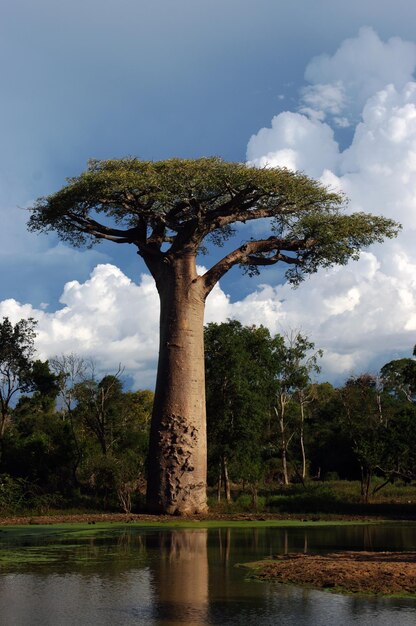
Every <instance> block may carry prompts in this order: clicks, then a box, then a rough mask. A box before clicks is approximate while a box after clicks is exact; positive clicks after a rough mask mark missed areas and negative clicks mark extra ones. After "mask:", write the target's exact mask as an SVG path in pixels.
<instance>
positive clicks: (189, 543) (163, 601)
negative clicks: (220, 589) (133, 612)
mask: <svg viewBox="0 0 416 626" xmlns="http://www.w3.org/2000/svg"><path fill="white" fill-rule="evenodd" d="M207 538H208V531H207V530H206V529H200V530H192V531H188V532H183V531H171V532H162V533H160V536H159V545H160V557H159V559H158V560H157V562H155V563H153V567H152V574H153V576H154V583H155V585H156V587H157V589H158V600H157V602H156V603H155V613H156V615H155V617H156V618H157V619H158V623H164V622H166V623H169V625H170V626H180V625H186V624H189V625H191V624H192V626H198V625H199V624H206V623H207V612H208V551H207Z"/></svg>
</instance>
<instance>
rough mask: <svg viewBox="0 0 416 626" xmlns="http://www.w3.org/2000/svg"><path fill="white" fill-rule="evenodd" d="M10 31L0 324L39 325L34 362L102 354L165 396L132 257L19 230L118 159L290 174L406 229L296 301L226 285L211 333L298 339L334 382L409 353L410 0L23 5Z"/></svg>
mask: <svg viewBox="0 0 416 626" xmlns="http://www.w3.org/2000/svg"><path fill="white" fill-rule="evenodd" d="M0 16H1V19H0V59H1V60H0V63H1V76H2V97H1V99H0V131H1V132H0V137H1V148H0V216H1V220H2V228H1V231H0V272H1V281H0V316H1V315H8V316H9V317H10V318H12V319H16V320H17V319H20V317H24V316H26V315H33V316H34V317H36V318H37V319H39V339H38V347H39V354H40V356H42V357H44V358H46V357H47V356H51V355H53V354H56V353H58V354H59V353H61V352H63V351H70V350H75V351H77V352H80V353H83V354H94V355H95V356H96V357H97V358H98V359H99V360H100V362H101V363H102V364H103V367H104V368H105V369H107V370H109V371H111V370H114V369H116V368H117V365H118V363H119V362H120V361H121V362H123V363H125V365H126V369H127V371H128V372H129V373H130V374H131V375H132V376H133V378H134V380H135V384H136V386H148V385H149V386H151V385H152V384H153V379H154V367H155V354H156V348H157V325H156V324H155V321H154V320H155V319H156V318H157V299H156V298H155V294H154V292H153V291H152V289H153V287H152V285H151V282H150V281H149V280H148V278H147V277H146V275H144V276H143V275H142V274H143V272H145V268H144V267H143V266H142V265H140V262H139V261H138V258H137V255H135V254H134V251H133V250H131V249H129V248H126V249H121V248H122V247H121V246H114V247H112V246H111V244H109V245H102V246H98V247H96V248H94V249H93V250H89V251H80V250H73V249H70V248H67V247H66V246H64V245H63V244H60V243H59V242H58V240H57V239H56V238H55V237H54V236H49V237H43V236H36V235H34V234H30V233H27V232H26V228H25V222H26V218H27V215H26V211H25V207H27V206H28V205H30V204H31V203H32V202H33V201H34V199H36V198H37V197H38V196H40V195H44V194H48V193H51V192H52V191H54V190H56V189H57V188H59V187H60V186H61V185H62V184H63V183H64V181H65V177H67V176H71V175H76V174H78V173H79V172H81V171H82V170H83V169H84V168H85V165H86V161H87V159H88V158H91V157H93V158H111V157H121V156H125V155H136V156H139V157H142V158H145V159H163V158H167V157H170V156H179V157H198V156H208V155H219V156H221V157H223V158H225V159H228V160H237V161H244V160H246V159H248V160H250V161H251V162H253V163H258V164H264V163H266V162H267V163H271V164H276V165H286V166H288V167H292V168H293V169H302V170H304V171H305V172H306V173H308V174H309V175H311V176H314V177H316V178H319V179H321V180H322V181H323V182H324V183H326V184H328V185H330V186H332V187H335V188H340V189H342V190H344V191H345V192H346V193H347V194H348V195H349V196H350V198H351V203H350V208H349V210H358V209H359V210H366V211H369V212H374V213H381V214H384V215H389V216H392V217H395V218H396V219H398V220H399V221H401V222H402V223H403V225H404V229H403V233H402V235H400V237H399V239H398V240H396V241H395V242H393V243H388V244H386V245H384V246H382V247H374V248H373V249H371V250H369V251H367V252H366V253H365V254H364V256H363V258H362V260H361V261H360V262H359V263H356V264H354V265H351V266H348V267H347V268H342V269H340V270H334V271H333V272H327V273H322V274H320V275H318V276H316V277H314V278H313V279H312V280H310V281H308V283H307V284H306V283H305V284H304V285H303V286H302V287H300V288H299V289H298V290H296V291H293V290H290V289H288V288H287V286H285V285H282V284H281V271H279V269H270V270H268V271H266V272H264V273H263V274H262V276H261V277H260V279H258V280H251V281H249V280H248V279H247V278H246V277H244V278H243V277H241V276H240V275H239V273H238V272H237V271H234V272H233V273H232V274H231V275H230V276H228V277H227V278H226V279H224V280H223V281H222V282H221V286H220V287H219V288H217V289H216V291H215V292H214V293H213V294H212V295H211V296H210V301H209V303H208V312H207V319H209V320H211V319H212V320H215V321H221V320H222V319H226V317H238V318H239V319H241V321H242V322H244V323H264V324H267V325H268V326H269V328H270V329H271V331H272V332H289V331H290V330H291V329H293V328H297V329H298V328H300V329H301V330H302V331H303V332H305V333H307V334H308V336H309V337H310V338H311V340H313V341H315V343H316V345H317V347H320V348H323V349H324V352H325V356H324V359H323V366H324V367H323V376H324V377H327V378H329V379H330V380H333V381H335V382H337V381H340V380H342V379H343V378H345V377H346V376H347V375H349V374H351V373H359V372H361V371H365V370H370V371H375V369H377V368H378V367H379V366H380V365H382V364H383V363H385V362H386V361H387V360H389V359H390V358H396V357H398V356H404V355H406V356H407V355H410V354H411V350H412V347H413V345H414V343H416V310H415V278H414V276H415V275H416V271H415V270H416V254H415V252H414V245H413V242H414V230H415V228H416V201H415V195H416V163H415V161H416V123H415V121H414V120H415V119H416V118H415V116H414V113H415V111H416V93H415V89H414V87H413V86H414V85H415V83H414V80H415V74H414V70H415V67H416V35H415V31H414V24H415V23H416V4H415V3H414V2H413V0H398V1H396V2H395V3H392V2H391V1H387V0H372V1H370V0H361V1H357V0H350V2H349V3H341V2H336V1H334V0H314V1H311V0H303V1H298V2H292V3H287V2H279V1H277V0H257V2H256V3H253V2H248V1H246V0H222V1H218V0H210V2H206V1H205V2H203V1H201V0H177V1H175V2H172V1H169V0H152V1H147V0H118V1H117V2H116V1H115V0H100V1H98V0H84V1H83V2H80V1H79V0H72V1H71V2H56V0H37V1H36V2H35V3H34V2H33V1H29V0H15V1H14V2H13V3H7V5H5V6H3V7H2V9H1V15H0ZM360 29H361V30H360ZM322 55H324V56H322ZM325 55H326V56H325ZM201 263H204V264H206V265H209V258H208V257H207V258H206V259H201ZM97 303H101V304H97ZM110 309H111V314H110V313H109V311H110ZM147 319H148V321H145V320H147Z"/></svg>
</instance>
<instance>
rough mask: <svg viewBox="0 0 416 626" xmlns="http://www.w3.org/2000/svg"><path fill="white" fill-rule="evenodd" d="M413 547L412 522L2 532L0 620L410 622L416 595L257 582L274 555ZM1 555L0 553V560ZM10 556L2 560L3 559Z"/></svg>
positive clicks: (261, 624)
mask: <svg viewBox="0 0 416 626" xmlns="http://www.w3.org/2000/svg"><path fill="white" fill-rule="evenodd" d="M342 549H350V550H363V549H364V550H416V524H392V525H381V526H372V525H368V526H358V525H357V526H329V527H313V526H312V527H311V526H307V527H306V526H305V527H288V528H281V527H261V528H243V529H242V528H212V529H201V528H199V529H196V530H195V529H192V530H186V529H181V530H177V529H172V530H166V529H154V528H153V529H152V528H147V529H146V528H140V529H139V528H137V527H134V526H123V527H116V528H114V530H111V532H110V531H108V529H107V530H101V531H100V529H99V527H97V528H95V527H91V529H90V530H89V531H87V532H66V533H64V534H58V535H54V534H49V535H45V533H44V532H35V533H34V534H33V535H30V536H27V535H21V536H18V537H15V536H14V537H13V538H10V539H9V538H8V535H7V530H3V531H2V533H1V534H0V624H1V626H83V625H94V626H95V625H100V626H107V625H108V626H119V625H120V626H127V625H132V624H135V625H142V624H143V625H146V626H179V625H181V626H199V625H207V626H214V625H215V626H217V625H218V626H227V625H234V624H235V625H242V626H250V625H252V624H253V625H255V626H266V625H267V626H269V625H281V626H295V625H296V626H306V625H307V626H332V625H340V626H348V625H350V624H354V625H357V624H359V625H363V626H373V625H374V626H375V625H377V626H392V625H394V626H410V625H411V626H415V624H416V599H415V600H413V599H386V598H384V599H383V598H381V597H363V596H361V597H359V596H343V595H338V594H330V593H327V592H321V591H315V590H311V589H302V588H299V587H292V586H283V585H277V584H275V583H264V582H262V583H260V582H255V581H253V580H249V579H248V578H247V570H245V569H244V568H241V567H236V565H237V564H238V563H245V562H249V561H254V560H258V559H261V558H263V557H265V556H269V555H272V554H276V553H284V552H287V551H290V552H295V551H300V552H304V551H305V552H306V551H307V552H319V551H326V550H342ZM2 557H3V559H4V560H3V561H2V560H1V558H2ZM4 557H7V558H4Z"/></svg>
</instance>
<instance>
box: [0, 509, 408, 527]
mask: <svg viewBox="0 0 416 626" xmlns="http://www.w3.org/2000/svg"><path fill="white" fill-rule="evenodd" d="M388 521H394V522H397V523H401V522H408V521H409V520H408V519H402V520H397V519H395V520H388V519H386V518H384V517H378V516H374V517H373V516H365V517H363V516H355V515H329V514H322V515H316V514H313V515H312V514H307V513H305V514H286V515H285V514H273V513H270V514H267V513H234V514H232V513H220V514H217V513H214V512H213V513H208V514H205V515H190V516H172V515H150V514H146V513H143V514H141V513H137V514H136V513H127V514H126V513H75V514H65V513H62V514H60V513H54V514H51V515H13V516H5V517H0V527H7V526H28V525H36V526H43V525H48V526H49V525H56V524H96V523H107V524H111V523H128V524H131V523H151V524H167V525H168V524H173V525H181V524H186V523H188V522H201V523H204V522H209V523H219V524H220V523H227V522H237V523H239V522H253V523H259V522H262V523H267V522H275V523H284V522H287V523H289V524H293V523H311V524H316V525H318V524H319V523H324V524H343V523H345V524H347V523H348V524H354V523H355V524H369V523H375V524H376V523H385V522H388Z"/></svg>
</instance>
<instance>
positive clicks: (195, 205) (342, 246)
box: [29, 157, 398, 289]
mask: <svg viewBox="0 0 416 626" xmlns="http://www.w3.org/2000/svg"><path fill="white" fill-rule="evenodd" d="M345 204H346V199H345V197H344V196H343V195H342V194H339V193H335V192H333V191H330V190H328V189H327V188H326V187H325V186H324V185H322V184H321V183H319V182H317V181H314V180H312V179H310V178H309V177H307V176H306V175H304V174H302V173H299V172H296V173H294V172H291V171H289V170H288V169H285V168H263V169H258V168H255V167H251V166H248V165H246V164H244V163H228V162H225V161H223V160H221V159H220V158H216V157H212V158H200V159H177V158H174V159H168V160H166V161H156V162H153V161H142V160H139V159H137V158H125V159H120V160H103V161H98V160H92V161H90V162H89V165H88V169H87V170H86V171H85V172H83V173H82V174H80V175H79V176H76V177H73V178H69V179H68V184H67V185H66V186H65V187H63V188H62V189H61V190H60V191H58V192H56V193H54V194H52V195H50V196H47V197H44V198H40V199H39V200H38V201H37V203H36V204H35V205H34V207H33V209H32V215H31V217H30V220H29V229H30V230H32V231H43V232H45V231H50V230H53V231H56V232H57V233H58V234H59V236H60V237H61V239H62V240H64V241H68V242H70V243H72V244H73V245H75V246H80V245H84V244H86V245H92V244H93V243H96V242H97V241H99V240H102V239H105V240H109V241H113V242H116V243H129V244H133V245H135V246H137V248H138V252H139V254H141V255H142V256H143V257H144V259H145V260H146V261H148V262H149V263H150V266H153V263H152V260H156V259H158V258H161V257H163V259H164V261H165V262H169V261H170V260H172V259H173V258H174V257H175V255H178V254H180V253H194V254H195V253H196V252H197V251H201V246H202V242H203V240H204V239H206V240H207V241H209V242H211V243H212V244H214V245H219V246H221V245H222V244H223V243H224V241H225V240H227V239H229V238H231V237H232V236H233V235H235V234H236V226H235V225H236V224H238V223H246V222H248V221H251V220H255V219H260V218H270V220H271V222H270V232H271V234H270V236H268V237H267V238H264V239H259V240H254V239H252V238H250V239H248V240H246V241H244V242H243V243H242V245H240V246H239V247H238V248H237V249H236V250H234V251H233V252H232V253H230V254H227V255H226V256H225V257H224V258H223V259H222V260H221V261H220V262H219V263H216V264H215V265H214V266H213V267H212V268H211V269H210V270H209V271H208V272H207V275H206V277H205V278H206V285H207V288H208V289H209V288H212V286H213V285H214V284H215V282H216V281H217V280H218V279H219V278H221V276H222V275H223V274H224V273H225V272H226V271H228V269H230V267H232V266H233V265H236V264H239V265H241V266H244V267H245V268H246V269H247V270H248V271H249V272H252V273H253V272H254V273H255V272H257V271H258V267H259V266H262V265H272V264H275V263H277V262H279V261H280V262H284V263H286V264H288V265H289V269H288V271H287V278H288V280H289V281H290V282H292V283H295V284H296V283H298V282H299V281H301V280H302V279H303V278H304V276H305V275H306V274H310V273H313V272H316V271H317V269H318V267H320V266H323V267H326V266H330V265H333V264H344V263H346V262H347V261H348V259H349V258H351V257H352V258H357V257H358V254H359V251H360V249H361V248H362V247H363V246H368V245H369V244H371V243H373V242H375V241H381V240H382V239H384V238H385V237H392V236H394V235H395V234H396V233H397V228H398V226H397V224H396V223H395V222H394V221H393V220H391V219H387V218H384V217H379V216H373V215H369V214H365V213H355V214H352V215H346V214H343V213H342V209H344V208H345ZM103 217H104V221H103V219H102V218H103ZM99 220H101V221H99Z"/></svg>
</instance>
